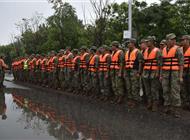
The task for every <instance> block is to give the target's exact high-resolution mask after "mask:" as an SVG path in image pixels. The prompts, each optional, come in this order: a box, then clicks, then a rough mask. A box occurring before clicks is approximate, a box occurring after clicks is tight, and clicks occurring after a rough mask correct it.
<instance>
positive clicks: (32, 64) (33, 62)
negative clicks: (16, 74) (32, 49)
mask: <svg viewBox="0 0 190 140" xmlns="http://www.w3.org/2000/svg"><path fill="white" fill-rule="evenodd" d="M29 68H30V82H31V83H34V80H35V79H36V75H35V69H36V56H35V55H34V54H32V56H31V60H30V62H29Z"/></svg>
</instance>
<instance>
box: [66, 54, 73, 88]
mask: <svg viewBox="0 0 190 140" xmlns="http://www.w3.org/2000/svg"><path fill="white" fill-rule="evenodd" d="M72 59H73V54H72V53H70V52H69V53H68V54H67V56H66V68H65V72H64V73H65V82H64V89H65V90H68V91H70V90H71V82H72V76H73V75H72V66H71V65H72Z"/></svg>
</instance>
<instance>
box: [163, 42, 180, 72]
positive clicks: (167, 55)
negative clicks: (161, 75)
mask: <svg viewBox="0 0 190 140" xmlns="http://www.w3.org/2000/svg"><path fill="white" fill-rule="evenodd" d="M178 48H179V47H178V46H176V45H175V46H173V47H172V48H170V50H169V52H167V48H166V47H165V48H164V49H163V51H162V56H163V66H162V69H163V70H173V71H176V70H179V62H178V59H177V58H176V57H175V55H176V51H177V49H178Z"/></svg>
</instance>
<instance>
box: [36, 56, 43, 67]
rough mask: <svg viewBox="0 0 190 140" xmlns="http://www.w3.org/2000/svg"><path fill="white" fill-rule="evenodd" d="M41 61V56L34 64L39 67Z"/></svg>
mask: <svg viewBox="0 0 190 140" xmlns="http://www.w3.org/2000/svg"><path fill="white" fill-rule="evenodd" d="M41 61H42V60H41V58H40V59H38V60H37V61H36V66H37V68H40V65H41Z"/></svg>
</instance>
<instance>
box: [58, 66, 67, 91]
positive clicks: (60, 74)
mask: <svg viewBox="0 0 190 140" xmlns="http://www.w3.org/2000/svg"><path fill="white" fill-rule="evenodd" d="M58 81H59V87H60V88H61V89H63V88H64V82H65V73H64V70H63V69H60V70H59V71H58Z"/></svg>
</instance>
